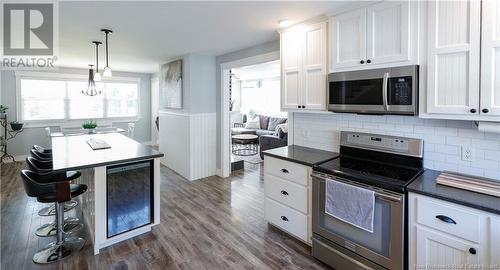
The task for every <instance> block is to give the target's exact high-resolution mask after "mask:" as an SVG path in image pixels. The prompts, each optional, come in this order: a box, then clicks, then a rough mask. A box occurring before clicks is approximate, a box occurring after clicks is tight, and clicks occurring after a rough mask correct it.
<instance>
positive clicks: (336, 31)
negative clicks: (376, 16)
mask: <svg viewBox="0 0 500 270" xmlns="http://www.w3.org/2000/svg"><path fill="white" fill-rule="evenodd" d="M330 24H331V27H330V31H331V32H330V33H331V34H330V37H331V38H332V42H331V45H330V46H331V48H332V52H331V56H332V61H331V63H332V67H334V68H335V69H341V68H346V67H356V66H360V65H362V63H361V61H363V63H364V61H365V59H366V9H359V10H354V11H351V12H346V13H343V14H341V15H338V16H334V17H332V19H331V20H330Z"/></svg>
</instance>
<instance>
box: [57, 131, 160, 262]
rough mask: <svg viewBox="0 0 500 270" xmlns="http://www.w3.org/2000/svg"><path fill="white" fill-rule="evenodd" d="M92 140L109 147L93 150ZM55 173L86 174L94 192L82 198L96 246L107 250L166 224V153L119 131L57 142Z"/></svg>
mask: <svg viewBox="0 0 500 270" xmlns="http://www.w3.org/2000/svg"><path fill="white" fill-rule="evenodd" d="M89 140H93V141H96V140H97V141H100V142H104V143H105V144H107V146H108V147H107V148H104V149H98V150H93V149H92V147H91V146H90V144H89ZM52 155H53V169H54V171H55V172H64V171H69V170H80V171H81V172H82V176H81V177H80V179H79V180H78V182H79V183H81V184H85V185H87V186H88V191H87V192H86V193H84V194H83V195H82V196H79V197H78V198H76V199H77V200H79V202H80V204H81V209H82V213H81V214H82V218H83V220H84V223H85V226H86V227H87V229H88V232H89V236H90V239H87V240H90V241H91V242H92V244H93V246H94V254H98V253H99V250H100V249H101V248H104V247H107V246H110V245H113V244H115V243H118V242H120V241H123V240H126V239H129V238H132V237H134V236H137V235H139V234H143V233H146V232H149V231H151V228H152V226H154V225H157V224H159V222H160V160H159V158H161V157H162V156H163V154H162V153H160V152H158V151H156V150H154V149H152V148H151V147H149V146H145V145H143V144H140V143H139V142H136V141H134V140H132V139H130V138H128V137H125V136H124V135H121V134H119V133H107V134H93V135H90V134H89V135H78V136H65V137H53V138H52Z"/></svg>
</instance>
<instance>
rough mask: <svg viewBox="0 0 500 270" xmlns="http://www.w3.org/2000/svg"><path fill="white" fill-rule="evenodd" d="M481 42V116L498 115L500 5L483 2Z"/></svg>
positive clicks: (499, 106) (499, 96) (499, 88)
mask: <svg viewBox="0 0 500 270" xmlns="http://www.w3.org/2000/svg"><path fill="white" fill-rule="evenodd" d="M482 13H483V14H482V15H483V16H482V31H483V32H482V37H481V38H482V40H481V46H482V48H481V111H480V113H481V114H482V115H485V116H486V115H500V3H499V2H498V1H497V0H483V8H482Z"/></svg>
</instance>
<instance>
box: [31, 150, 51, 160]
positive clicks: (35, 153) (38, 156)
mask: <svg viewBox="0 0 500 270" xmlns="http://www.w3.org/2000/svg"><path fill="white" fill-rule="evenodd" d="M30 154H31V156H32V157H34V158H36V159H38V160H40V161H48V162H52V154H50V155H49V154H43V153H39V152H38V151H36V150H35V149H31V150H30Z"/></svg>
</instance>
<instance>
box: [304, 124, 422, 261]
mask: <svg viewBox="0 0 500 270" xmlns="http://www.w3.org/2000/svg"><path fill="white" fill-rule="evenodd" d="M422 162H423V141H422V140H419V139H412V138H404V137H394V136H385V135H376V134H366V133H357V132H342V133H341V142H340V157H339V158H337V159H334V160H330V161H327V162H325V163H322V164H319V165H317V166H315V167H314V169H313V175H312V176H313V188H312V192H313V195H312V198H313V203H312V210H313V212H312V213H313V217H312V228H313V246H312V253H313V256H314V257H316V258H318V259H320V260H322V261H324V262H325V263H327V264H329V265H330V266H332V267H334V268H336V269H338V270H344V269H348V270H351V269H353V270H354V269H397V270H400V269H405V268H406V265H407V263H406V252H407V251H406V244H405V241H407V240H406V237H405V236H406V235H407V233H406V231H405V230H406V222H407V217H406V197H405V193H406V186H407V185H408V184H409V183H410V182H411V181H413V180H414V179H415V178H416V177H417V176H418V175H420V174H421V173H422V171H423V167H422V165H423V164H422ZM327 181H334V182H340V183H343V184H347V185H351V186H354V187H359V188H362V189H366V190H369V191H373V193H374V197H375V199H374V204H373V205H374V207H373V232H369V231H366V230H363V229H361V228H359V227H357V226H354V225H351V224H350V223H347V222H344V221H342V220H341V219H338V218H335V217H334V216H332V215H330V214H328V213H327V211H326V209H325V205H326V202H325V198H326V196H327V195H326V182H327Z"/></svg>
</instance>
